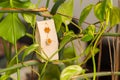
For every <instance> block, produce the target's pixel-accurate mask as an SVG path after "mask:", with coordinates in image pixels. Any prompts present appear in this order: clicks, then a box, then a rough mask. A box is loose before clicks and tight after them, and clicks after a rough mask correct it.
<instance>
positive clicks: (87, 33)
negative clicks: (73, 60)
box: [81, 25, 95, 41]
mask: <svg viewBox="0 0 120 80" xmlns="http://www.w3.org/2000/svg"><path fill="white" fill-rule="evenodd" d="M94 33H95V26H94V25H90V26H88V27H87V28H86V29H85V30H84V36H83V37H82V38H81V40H82V41H90V40H92V39H93V38H94Z"/></svg>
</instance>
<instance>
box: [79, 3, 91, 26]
mask: <svg viewBox="0 0 120 80" xmlns="http://www.w3.org/2000/svg"><path fill="white" fill-rule="evenodd" d="M92 7H93V5H92V4H90V5H88V6H86V7H85V8H84V9H83V10H82V12H81V15H80V19H79V25H80V26H81V24H82V23H83V22H84V20H85V19H86V17H87V16H88V14H89V13H90V11H91V10H92Z"/></svg>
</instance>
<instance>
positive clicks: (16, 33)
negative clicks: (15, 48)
mask: <svg viewBox="0 0 120 80" xmlns="http://www.w3.org/2000/svg"><path fill="white" fill-rule="evenodd" d="M24 35H25V26H24V25H23V23H22V22H21V21H20V19H19V18H18V14H16V13H9V14H8V15H7V16H6V17H5V19H3V20H2V22H0V37H2V38H3V39H5V40H7V41H9V42H11V43H12V44H15V42H17V40H18V39H19V38H21V37H22V36H24Z"/></svg>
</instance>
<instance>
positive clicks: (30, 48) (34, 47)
mask: <svg viewBox="0 0 120 80" xmlns="http://www.w3.org/2000/svg"><path fill="white" fill-rule="evenodd" d="M38 47H39V44H32V45H30V46H29V47H28V48H27V49H26V50H25V52H24V54H23V56H22V61H23V60H24V58H25V57H26V56H27V55H29V54H30V53H31V52H33V51H35V50H36V49H37V48H38Z"/></svg>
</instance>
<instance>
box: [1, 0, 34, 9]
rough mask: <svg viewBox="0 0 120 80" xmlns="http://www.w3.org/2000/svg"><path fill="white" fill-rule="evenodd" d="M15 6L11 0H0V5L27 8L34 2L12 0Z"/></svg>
mask: <svg viewBox="0 0 120 80" xmlns="http://www.w3.org/2000/svg"><path fill="white" fill-rule="evenodd" d="M12 4H13V6H11V4H10V0H0V7H15V8H27V7H28V6H30V5H31V4H32V3H31V1H30V0H12Z"/></svg>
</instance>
